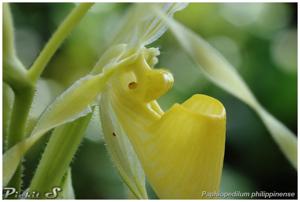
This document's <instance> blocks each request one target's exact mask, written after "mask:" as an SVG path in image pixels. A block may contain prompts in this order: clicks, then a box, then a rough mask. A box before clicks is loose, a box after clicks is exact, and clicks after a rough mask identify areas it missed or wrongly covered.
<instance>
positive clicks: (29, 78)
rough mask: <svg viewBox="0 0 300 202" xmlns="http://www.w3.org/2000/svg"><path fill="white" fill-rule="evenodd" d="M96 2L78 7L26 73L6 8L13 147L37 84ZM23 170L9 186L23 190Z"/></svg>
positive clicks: (21, 133) (6, 62)
mask: <svg viewBox="0 0 300 202" xmlns="http://www.w3.org/2000/svg"><path fill="white" fill-rule="evenodd" d="M92 5H93V3H82V4H80V5H79V6H78V7H76V8H75V9H74V10H73V11H72V12H71V13H70V14H69V16H68V17H67V18H66V19H65V20H64V22H63V23H62V24H61V25H60V26H59V28H58V29H57V31H56V32H55V33H54V35H53V36H52V37H51V39H50V40H49V42H48V43H47V45H46V46H45V47H44V49H43V50H42V52H41V53H40V55H39V56H38V58H37V59H36V60H35V62H34V63H33V66H32V67H31V69H30V70H29V71H27V70H26V69H25V68H24V67H23V66H22V64H21V63H20V62H19V61H18V59H17V56H16V55H15V50H14V38H13V23H12V22H13V20H12V16H11V13H10V9H9V5H8V4H5V5H4V10H3V11H4V21H3V23H4V27H3V28H4V44H3V48H4V70H3V72H4V80H6V81H7V82H8V84H9V85H10V86H11V87H12V88H13V90H14V94H15V98H14V104H13V109H12V114H11V120H10V125H9V129H8V136H7V145H6V146H5V147H7V148H10V147H12V146H13V145H15V144H16V143H18V142H20V141H21V140H22V139H23V138H24V136H25V128H26V123H27V118H28V114H29V110H30V107H31V104H32V100H33V96H34V90H35V86H36V81H37V80H38V78H39V77H40V75H41V73H42V72H43V70H44V68H45V66H46V65H47V63H48V62H49V60H50V59H51V57H52V56H53V55H54V53H55V52H56V50H57V49H58V47H59V46H60V45H61V43H62V42H63V41H64V39H65V38H66V37H67V36H68V35H69V33H70V32H71V31H72V30H73V29H74V28H75V26H76V25H77V24H78V23H79V22H80V20H81V19H82V18H83V17H84V15H85V14H86V12H87V11H88V9H89V8H90V7H91V6H92ZM21 176H22V167H21V166H20V167H19V168H18V170H17V171H16V173H15V175H14V177H13V178H12V179H11V181H10V183H9V186H12V187H15V188H16V189H17V190H20V189H21V183H22V180H21Z"/></svg>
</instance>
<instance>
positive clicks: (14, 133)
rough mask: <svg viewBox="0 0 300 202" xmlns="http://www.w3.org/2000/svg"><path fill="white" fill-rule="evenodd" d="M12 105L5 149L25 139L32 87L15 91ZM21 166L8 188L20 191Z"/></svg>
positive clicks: (32, 92) (32, 93)
mask: <svg viewBox="0 0 300 202" xmlns="http://www.w3.org/2000/svg"><path fill="white" fill-rule="evenodd" d="M14 92H15V98H14V104H13V108H12V113H11V120H10V125H9V129H8V136H7V145H6V146H7V149H9V148H10V147H12V146H14V145H15V144H16V143H18V142H20V141H21V140H23V139H24V137H25V135H26V134H25V129H26V122H27V117H28V114H29V109H30V106H31V103H32V99H33V95H34V90H33V88H32V87H26V88H24V89H19V90H15V91H14ZM21 171H22V168H21V166H20V167H19V168H18V170H17V172H16V173H15V175H14V177H13V178H12V180H11V181H10V183H9V186H11V187H15V188H16V189H17V190H20V189H21V175H22V172H21Z"/></svg>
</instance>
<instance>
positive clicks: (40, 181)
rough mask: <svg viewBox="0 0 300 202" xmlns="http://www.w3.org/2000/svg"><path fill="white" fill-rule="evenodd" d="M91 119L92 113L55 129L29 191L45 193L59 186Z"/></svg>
mask: <svg viewBox="0 0 300 202" xmlns="http://www.w3.org/2000/svg"><path fill="white" fill-rule="evenodd" d="M91 117H92V113H90V114H88V115H87V116H84V117H82V118H79V119H77V120H76V121H73V122H71V123H67V124H64V125H62V126H60V127H57V128H55V130H54V132H53V134H52V135H51V137H50V140H49V142H48V144H47V146H46V149H45V152H44V154H43V156H42V159H41V160H40V162H39V165H38V167H37V170H36V171H35V175H34V177H33V179H32V181H31V184H30V188H29V190H30V191H38V192H47V191H49V190H51V188H52V187H58V186H59V185H60V183H61V181H62V179H63V176H64V175H65V174H66V173H67V171H68V168H69V166H70V163H71V161H72V159H73V156H74V154H75V152H76V151H77V149H78V147H79V145H80V143H81V140H82V138H83V136H84V134H85V131H86V128H87V125H88V123H89V121H90V120H91ZM66 193H67V192H66Z"/></svg>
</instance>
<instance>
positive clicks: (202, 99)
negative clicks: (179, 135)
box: [174, 94, 226, 119]
mask: <svg viewBox="0 0 300 202" xmlns="http://www.w3.org/2000/svg"><path fill="white" fill-rule="evenodd" d="M176 106H177V107H180V108H181V109H183V110H184V111H186V112H188V113H190V114H194V115H195V116H201V117H205V118H211V119H225V117H226V110H225V108H224V106H223V104H222V103H221V102H220V101H218V100H217V99H215V98H212V97H210V96H207V95H203V94H196V95H193V96H192V97H191V98H190V99H188V100H187V101H185V102H184V103H183V104H175V105H174V107H176Z"/></svg>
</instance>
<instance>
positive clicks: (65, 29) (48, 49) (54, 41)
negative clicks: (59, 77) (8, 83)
mask: <svg viewBox="0 0 300 202" xmlns="http://www.w3.org/2000/svg"><path fill="white" fill-rule="evenodd" d="M92 5H93V3H81V4H80V5H79V6H77V7H76V8H75V9H74V10H73V11H72V12H71V13H70V14H69V16H68V17H67V18H66V19H65V20H64V22H63V23H62V24H61V25H60V26H59V28H58V29H57V30H56V32H55V33H54V34H53V36H52V37H51V39H50V40H49V41H48V43H47V44H46V46H45V47H44V49H43V50H42V52H41V53H40V55H39V56H38V58H37V59H36V60H35V62H34V63H33V65H32V67H31V68H30V70H29V72H28V76H29V78H31V80H32V81H36V80H37V79H38V78H39V77H40V75H41V73H42V72H43V70H44V69H45V67H46V65H47V63H48V62H49V60H50V59H51V57H52V56H53V55H54V53H55V52H56V50H57V49H58V48H59V46H60V45H61V43H62V42H63V41H64V40H65V38H66V37H67V36H68V35H69V34H70V32H71V31H72V30H73V29H74V28H75V26H76V25H77V24H78V23H79V22H80V20H81V19H82V18H83V17H84V15H85V14H86V12H87V11H88V10H89V8H90V7H91V6H92Z"/></svg>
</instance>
